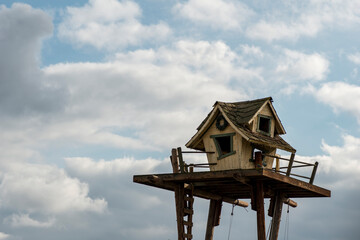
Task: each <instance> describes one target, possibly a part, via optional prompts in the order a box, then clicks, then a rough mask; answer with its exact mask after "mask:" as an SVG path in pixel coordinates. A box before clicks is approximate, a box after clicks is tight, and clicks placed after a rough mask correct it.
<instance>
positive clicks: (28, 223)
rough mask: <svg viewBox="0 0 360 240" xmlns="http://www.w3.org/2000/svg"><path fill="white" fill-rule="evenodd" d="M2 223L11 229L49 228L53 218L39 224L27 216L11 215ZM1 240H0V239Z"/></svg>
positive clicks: (52, 223)
mask: <svg viewBox="0 0 360 240" xmlns="http://www.w3.org/2000/svg"><path fill="white" fill-rule="evenodd" d="M4 222H5V223H7V224H10V225H11V226H12V227H17V228H18V227H35V228H49V227H52V226H53V225H54V224H55V218H51V219H48V220H47V221H45V222H41V221H38V220H35V219H32V218H31V217H30V216H29V214H20V215H19V214H13V215H11V216H8V217H6V218H5V219H4ZM0 239H1V238H0Z"/></svg>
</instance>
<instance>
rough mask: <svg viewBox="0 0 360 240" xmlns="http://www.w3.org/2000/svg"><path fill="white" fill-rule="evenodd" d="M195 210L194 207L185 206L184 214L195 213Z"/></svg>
mask: <svg viewBox="0 0 360 240" xmlns="http://www.w3.org/2000/svg"><path fill="white" fill-rule="evenodd" d="M193 213H194V211H193V210H192V209H189V208H184V214H186V215H190V214H191V215H193Z"/></svg>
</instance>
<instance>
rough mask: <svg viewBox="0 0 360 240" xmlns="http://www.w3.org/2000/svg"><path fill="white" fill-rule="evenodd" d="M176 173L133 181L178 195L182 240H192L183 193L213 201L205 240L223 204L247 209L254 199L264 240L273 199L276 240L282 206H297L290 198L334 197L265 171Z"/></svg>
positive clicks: (177, 205)
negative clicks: (267, 202) (268, 206)
mask: <svg viewBox="0 0 360 240" xmlns="http://www.w3.org/2000/svg"><path fill="white" fill-rule="evenodd" d="M174 155H175V154H174ZM174 169H175V173H165V174H149V175H135V176H134V177H133V181H134V182H136V183H140V184H145V185H148V186H153V187H157V188H162V189H166V190H170V191H174V192H175V199H176V209H177V216H178V217H177V219H178V234H179V239H181V240H183V239H185V238H186V239H192V234H191V231H190V233H187V234H186V233H185V232H184V230H185V229H184V226H185V225H186V222H184V221H183V215H184V213H183V212H182V211H183V209H184V207H183V206H182V204H183V202H184V200H183V198H184V193H183V191H186V190H189V189H191V193H192V195H193V196H194V197H201V198H205V199H210V206H209V216H208V223H207V230H206V238H205V239H206V240H209V239H210V240H211V239H212V237H213V231H214V227H215V226H217V224H218V223H219V219H220V212H221V203H222V202H227V203H230V204H235V205H238V206H242V207H247V206H248V203H246V202H244V201H241V200H240V199H251V201H252V209H253V210H255V211H257V226H258V227H257V229H258V240H265V214H264V199H265V198H272V199H273V200H272V205H271V209H270V210H269V215H270V216H272V217H273V222H274V225H273V227H272V229H271V238H270V239H271V240H276V239H277V236H278V231H279V225H280V218H281V208H282V204H283V203H286V204H288V205H291V206H293V207H296V205H297V204H296V202H294V201H292V200H290V199H289V198H304V197H330V196H331V192H330V191H329V190H327V189H324V188H321V187H318V186H315V185H313V184H310V183H307V182H303V181H301V180H298V179H295V178H292V177H290V176H285V175H281V174H280V173H276V172H273V171H271V170H270V169H265V168H258V169H236V170H225V171H206V172H183V173H180V172H177V170H178V167H177V166H175V165H174ZM179 221H181V222H179ZM190 230H191V229H190Z"/></svg>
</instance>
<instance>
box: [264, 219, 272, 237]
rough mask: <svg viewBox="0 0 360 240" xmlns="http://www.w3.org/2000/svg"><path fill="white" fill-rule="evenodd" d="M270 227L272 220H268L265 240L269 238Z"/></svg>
mask: <svg viewBox="0 0 360 240" xmlns="http://www.w3.org/2000/svg"><path fill="white" fill-rule="evenodd" d="M271 225H272V219H271V220H270V223H269V228H268V231H267V233H266V237H265V239H268V237H269V233H270V229H271Z"/></svg>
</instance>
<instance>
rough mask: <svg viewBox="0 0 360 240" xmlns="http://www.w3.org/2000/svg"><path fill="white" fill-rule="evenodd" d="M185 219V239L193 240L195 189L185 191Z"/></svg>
mask: <svg viewBox="0 0 360 240" xmlns="http://www.w3.org/2000/svg"><path fill="white" fill-rule="evenodd" d="M184 193H185V194H184V217H185V218H186V219H183V226H184V230H185V231H184V234H183V236H184V239H187V240H191V239H192V227H193V221H192V217H193V214H194V209H193V204H194V195H193V188H192V187H191V189H185V191H184Z"/></svg>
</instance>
